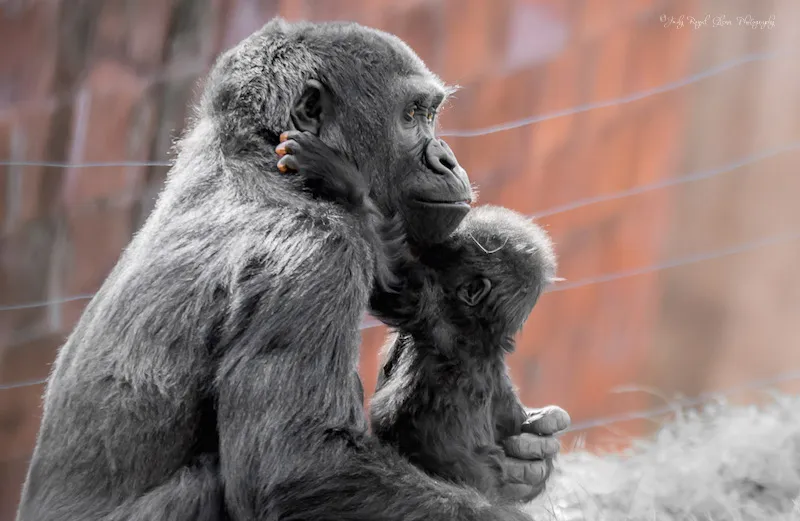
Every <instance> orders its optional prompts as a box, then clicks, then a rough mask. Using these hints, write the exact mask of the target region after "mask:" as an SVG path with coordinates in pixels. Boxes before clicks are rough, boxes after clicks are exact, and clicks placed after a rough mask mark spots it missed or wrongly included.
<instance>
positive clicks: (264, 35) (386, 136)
mask: <svg viewBox="0 0 800 521" xmlns="http://www.w3.org/2000/svg"><path fill="white" fill-rule="evenodd" d="M208 81H209V83H208V87H207V88H206V89H205V96H204V99H203V101H202V104H201V111H203V114H202V116H211V117H212V119H213V120H214V121H216V122H217V124H218V125H221V126H222V131H220V132H219V135H220V136H223V137H222V138H221V139H223V140H225V142H224V143H222V144H223V147H222V148H223V151H224V152H223V153H224V154H225V155H226V159H228V160H230V161H234V162H235V161H236V160H247V161H248V162H250V164H252V161H254V160H261V161H263V164H264V166H265V169H264V171H265V172H267V171H274V170H275V168H274V167H275V163H276V162H277V157H276V156H275V154H274V152H273V148H274V147H275V146H276V145H277V144H278V141H279V139H278V137H279V135H280V133H281V132H282V131H283V130H287V129H292V128H293V129H296V130H301V131H307V132H311V133H313V134H316V135H318V136H319V137H320V139H322V141H323V142H325V143H326V144H327V145H328V146H330V147H331V148H333V149H334V150H336V151H338V152H339V153H341V154H342V155H344V156H345V157H346V158H347V159H349V160H350V161H352V162H353V163H354V164H355V165H356V166H357V168H358V169H359V171H361V172H362V174H363V175H365V176H367V180H368V183H369V186H370V194H371V196H372V198H373V200H374V202H375V204H376V205H377V206H378V207H379V208H380V209H381V211H382V212H383V213H384V214H386V215H390V214H394V213H397V212H399V213H400V215H401V216H402V217H403V219H404V221H405V224H406V232H407V233H408V235H409V239H410V240H411V242H415V243H435V242H439V241H441V240H443V239H444V238H445V237H447V235H449V234H450V233H451V232H452V231H453V230H454V229H455V228H456V226H458V224H459V223H460V222H461V219H463V217H464V216H465V215H466V214H467V212H468V211H469V205H470V203H471V202H472V199H473V192H472V189H471V187H470V184H469V179H468V178H467V175H466V172H465V171H464V169H463V168H461V166H459V164H458V161H457V160H456V158H455V156H454V155H453V153H452V151H451V150H450V148H449V147H448V146H447V144H446V143H445V142H444V141H442V140H440V139H437V138H436V137H435V133H434V130H435V126H436V113H437V111H438V110H439V108H440V107H441V106H442V103H443V102H444V100H445V98H446V96H447V95H448V93H449V92H450V89H448V88H447V87H445V86H444V85H443V84H442V82H441V81H440V80H439V79H438V78H437V77H436V76H435V75H434V74H433V73H431V72H430V71H429V70H428V69H427V67H426V66H425V64H424V63H423V62H422V61H421V60H420V59H419V58H418V57H417V56H416V55H415V54H414V52H413V51H412V50H411V49H410V48H409V47H408V46H407V45H406V44H405V43H404V42H402V41H401V40H400V39H399V38H397V37H395V36H393V35H390V34H387V33H384V32H381V31H378V30H374V29H369V28H366V27H362V26H360V25H357V24H354V23H341V22H332V23H324V24H308V23H297V24H287V23H286V22H284V21H283V20H280V19H276V20H273V21H272V22H270V23H269V24H267V25H266V26H265V27H264V28H263V29H262V30H261V31H258V32H257V33H255V34H254V35H252V36H251V37H250V38H248V39H247V40H245V41H244V42H243V43H242V44H240V45H239V46H237V47H236V48H234V49H233V50H231V51H229V52H228V53H227V54H226V55H223V56H222V57H221V58H220V59H219V60H218V62H217V65H216V67H215V69H214V70H213V71H212V72H211V74H210V76H209V80H208Z"/></svg>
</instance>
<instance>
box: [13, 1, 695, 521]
mask: <svg viewBox="0 0 800 521" xmlns="http://www.w3.org/2000/svg"><path fill="white" fill-rule="evenodd" d="M16 4H19V6H18V7H14V5H16ZM669 4H670V6H671V9H673V10H676V11H682V12H690V9H691V8H692V5H693V4H692V3H691V2H671V3H669ZM663 5H664V3H663V2H655V1H648V0H630V1H622V0H619V1H617V2H614V5H613V7H612V6H611V5H610V3H609V2H606V1H603V0H585V1H568V0H527V1H526V0H492V1H491V2H490V1H481V0H414V1H404V2H400V1H389V0H381V1H376V0H360V1H356V0H351V1H347V0H337V1H323V0H316V1H315V0H305V1H300V0H287V1H281V2H269V1H256V0H113V1H101V0H69V1H67V0H60V1H58V0H52V1H48V2H28V3H25V2H22V3H20V2H17V3H15V2H11V3H4V4H0V74H2V80H0V160H2V159H10V160H13V161H26V160H29V161H56V162H59V161H60V162H71V163H79V162H94V161H98V162H100V161H147V160H151V161H163V160H166V159H167V158H168V157H169V147H170V145H171V139H172V138H174V137H175V136H176V135H177V134H178V132H179V131H180V129H181V128H182V125H183V121H184V118H185V116H186V114H187V111H186V104H187V103H188V101H189V100H190V99H191V97H192V95H193V92H194V91H195V90H196V89H195V86H196V81H197V78H198V76H199V75H200V74H202V73H203V72H204V71H205V70H206V68H207V66H208V65H209V64H210V62H211V60H212V58H213V56H215V55H216V54H217V53H218V52H219V51H220V50H221V49H223V48H225V47H227V46H229V45H231V44H233V43H235V42H236V41H238V40H239V39H240V38H242V37H244V36H245V35H247V34H248V33H249V32H251V31H252V30H254V29H256V28H258V27H259V26H260V25H261V24H262V23H264V22H266V21H267V20H268V19H269V18H270V17H272V16H273V15H276V14H280V15H282V16H285V17H287V18H289V19H297V18H309V19H316V20H321V19H334V18H339V19H354V20H357V21H361V22H363V23H366V24H369V25H373V26H376V27H379V28H383V29H386V30H388V31H391V32H394V33H396V34H398V35H399V36H400V37H402V38H404V39H405V40H406V41H408V42H409V44H410V45H411V46H412V47H413V48H414V49H415V50H416V51H417V52H418V53H419V54H420V56H421V57H422V58H423V59H424V60H425V61H426V62H427V63H428V64H429V66H430V67H431V68H432V69H433V70H434V71H436V72H437V73H439V74H440V75H441V76H442V77H443V78H444V79H445V80H446V81H448V82H450V83H457V84H459V85H461V87H462V90H461V91H460V92H459V93H458V94H457V95H456V96H455V98H454V99H453V101H452V103H451V107H450V108H449V109H448V110H447V112H446V113H445V114H444V115H443V121H442V126H443V129H444V130H445V131H446V130H466V129H479V128H485V127H490V126H493V125H498V124H501V123H505V122H509V121H512V120H516V119H519V118H523V117H526V116H535V115H541V114H548V113H552V112H554V111H559V110H563V109H567V108H570V107H573V106H577V105H581V104H586V103H592V102H598V101H604V100H607V99H610V98H614V97H619V96H623V95H625V94H627V93H630V92H634V91H640V90H643V89H647V88H651V87H655V86H658V85H660V84H663V83H665V82H668V81H672V80H676V79H678V78H680V77H682V76H683V75H685V74H686V73H687V72H688V69H689V67H688V66H689V63H688V62H689V57H690V50H691V49H690V47H691V42H692V38H693V36H692V34H693V33H692V32H690V31H667V30H665V29H664V28H663V26H662V24H661V23H660V22H659V21H658V15H659V14H661V12H662V11H663ZM685 96H686V93H685V92H684V91H675V92H671V93H668V94H663V95H658V96H652V97H648V98H646V99H642V100H641V101H636V102H633V103H629V104H625V105H616V106H611V107H607V108H601V109H596V110H591V111H584V112H580V113H576V114H573V115H567V116H564V117H559V118H556V119H550V120H548V121H544V122H540V123H536V124H532V125H525V126H521V127H519V128H516V129H512V130H507V131H504V132H497V133H492V134H489V135H485V136H479V137H449V138H447V139H448V141H449V143H450V144H451V146H452V147H453V149H454V150H455V152H456V154H457V155H458V157H459V159H460V161H461V162H462V164H463V165H464V166H465V167H466V168H467V169H468V171H469V173H470V176H471V178H472V179H473V180H474V181H475V182H476V183H477V184H478V185H479V187H480V198H481V202H483V203H494V204H501V205H505V206H508V207H511V208H514V209H516V210H519V211H523V212H529V213H537V212H545V211H547V210H548V209H551V208H554V207H557V206H559V205H563V204H566V203H570V202H573V201H575V200H579V199H582V198H585V197H591V196H595V195H598V194H603V193H608V192H612V191H615V190H621V189H625V188H630V187H634V186H637V185H640V184H643V183H648V182H653V181H655V180H659V179H663V178H665V177H666V176H668V175H671V173H672V172H673V169H674V166H675V165H674V163H675V158H676V157H677V156H678V154H679V152H680V149H681V147H682V146H683V141H682V139H681V136H682V126H683V125H684V123H685V118H684V110H683V107H684V105H685V101H686V99H685ZM164 175H165V168H164V167H159V166H135V167H134V166H131V167H104V168H91V169H87V168H84V169H81V168H66V169H60V168H53V167H8V166H0V231H1V233H2V235H0V306H6V305H13V304H18V303H28V302H38V301H46V300H51V299H59V298H66V297H70V296H73V295H80V294H86V293H91V292H92V291H94V290H95V289H96V288H97V287H98V286H99V284H100V283H101V282H102V280H103V279H104V277H105V276H106V275H107V274H108V272H109V270H110V269H111V267H112V266H113V264H114V262H115V261H116V259H117V256H118V254H119V252H120V251H121V249H122V248H123V247H124V245H125V244H126V243H127V241H128V240H129V239H130V236H131V234H132V233H133V231H134V230H135V229H136V228H137V227H138V226H139V225H140V224H141V222H142V220H143V218H144V217H145V216H146V215H147V213H148V212H149V210H150V209H151V208H152V201H153V197H154V195H155V194H156V193H157V191H158V189H159V187H160V186H161V183H162V181H163V179H164ZM672 197H673V195H672V194H671V193H670V192H652V193H649V194H647V195H646V196H642V197H636V198H623V199H619V200H616V201H614V202H608V203H601V204H595V205H591V206H586V207H583V208H580V209H576V210H573V211H566V212H562V213H558V214H553V215H549V216H545V217H543V218H542V219H541V223H543V224H544V225H545V226H546V227H547V229H548V230H549V231H550V233H551V234H552V236H553V238H554V240H555V242H556V247H557V250H558V253H559V255H560V258H561V275H562V276H564V277H566V278H567V279H569V280H570V281H580V280H581V279H584V278H586V277H592V276H595V275H598V274H602V273H609V272H617V271H620V270H625V269H629V268H636V267H639V266H643V265H649V264H652V263H653V262H655V261H656V260H657V258H658V256H659V248H660V245H661V242H662V238H663V236H664V234H665V233H666V231H667V229H668V224H669V222H670V219H671V209H672V207H673V199H672ZM657 293H658V286H657V280H656V278H655V276H654V275H642V276H638V277H632V278H628V279H624V280H620V281H617V282H615V283H613V284H595V285H589V286H586V287H583V288H580V289H574V290H568V291H561V292H555V293H551V294H548V295H546V296H545V297H543V298H542V300H541V303H540V304H539V306H538V307H537V309H536V311H535V312H534V314H533V316H532V318H531V320H530V323H529V324H528V326H527V327H526V328H525V330H524V332H523V333H522V335H521V337H520V341H519V347H518V352H517V353H516V354H515V355H514V356H513V357H512V371H513V376H514V379H515V381H516V383H517V384H518V385H519V387H520V391H521V394H522V397H523V399H524V401H525V402H526V403H527V404H529V405H531V406H533V405H538V404H544V403H551V402H557V403H559V404H562V405H563V406H565V407H566V408H567V409H568V410H570V412H571V413H572V415H573V418H574V419H575V420H576V421H579V420H582V419H588V418H594V417H598V416H602V415H606V414H609V413H613V412H616V411H620V410H629V409H631V408H640V407H643V406H645V405H646V403H645V400H644V399H643V398H641V397H636V396H634V395H631V396H627V397H625V396H622V397H619V396H617V397H613V396H610V395H609V391H610V390H611V389H612V388H614V387H615V386H617V385H620V384H624V383H628V382H629V381H631V380H636V379H637V378H638V377H639V376H640V375H641V374H642V373H643V371H644V369H645V368H646V365H647V364H646V362H647V356H648V349H649V345H650V343H651V341H652V338H651V337H652V331H653V329H654V323H655V321H656V318H657V317H656V315H657V313H658V302H659V300H658V294H657ZM85 303H86V300H75V301H72V302H68V303H64V304H55V305H49V306H41V307H33V308H29V309H22V310H15V311H6V312H0V384H3V383H9V382H21V381H25V380H28V379H36V378H42V377H45V376H46V375H47V373H48V370H49V366H48V364H49V363H50V362H51V361H52V359H53V356H54V353H55V349H56V348H57V346H58V345H59V343H60V342H61V341H62V340H63V338H64V336H65V335H66V334H67V333H68V332H69V330H70V329H71V327H72V326H73V325H74V323H75V321H76V320H77V318H78V317H79V315H80V312H81V310H82V309H83V306H84V305H85ZM384 337H385V330H384V329H383V328H375V329H371V330H367V331H364V333H363V338H364V341H363V346H362V353H363V357H362V363H361V373H362V375H363V378H364V383H365V388H366V390H367V392H368V394H369V392H370V391H371V390H372V388H373V387H374V381H375V374H376V368H377V355H378V349H379V347H380V345H381V344H382V343H383V341H384ZM41 392H42V386H41V385H34V386H26V387H19V388H15V389H6V390H0V521H5V520H7V519H12V518H13V510H14V506H15V504H16V500H17V496H18V493H19V484H20V483H21V481H22V479H23V476H24V471H25V467H26V463H27V456H28V454H29V453H30V451H31V449H32V446H33V442H34V436H35V432H36V429H37V427H38V419H39V418H38V416H39V401H40V395H41Z"/></svg>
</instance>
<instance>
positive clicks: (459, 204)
mask: <svg viewBox="0 0 800 521" xmlns="http://www.w3.org/2000/svg"><path fill="white" fill-rule="evenodd" d="M415 202H416V203H418V204H420V205H422V206H429V207H444V208H448V207H449V208H463V209H468V208H469V205H470V203H471V201H470V200H469V199H462V200H460V201H432V200H425V199H417V200H416V201H415Z"/></svg>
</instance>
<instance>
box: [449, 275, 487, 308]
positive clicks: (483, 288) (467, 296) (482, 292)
mask: <svg viewBox="0 0 800 521" xmlns="http://www.w3.org/2000/svg"><path fill="white" fill-rule="evenodd" d="M491 290H492V281H490V280H489V279H487V278H485V277H481V278H478V279H473V280H471V281H469V282H467V283H466V284H463V285H461V287H459V288H458V293H457V294H458V298H459V299H460V300H461V301H462V302H464V304H466V305H468V306H470V307H472V306H475V305H477V304H478V303H479V302H480V301H481V300H483V299H484V298H485V297H486V295H488V294H489V291H491Z"/></svg>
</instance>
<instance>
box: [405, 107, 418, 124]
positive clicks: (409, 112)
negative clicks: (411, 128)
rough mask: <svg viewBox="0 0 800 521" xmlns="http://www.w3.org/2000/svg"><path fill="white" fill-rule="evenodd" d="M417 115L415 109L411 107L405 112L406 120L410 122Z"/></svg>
mask: <svg viewBox="0 0 800 521" xmlns="http://www.w3.org/2000/svg"><path fill="white" fill-rule="evenodd" d="M416 115H417V107H411V108H410V109H408V110H407V111H406V119H407V120H409V121H411V120H412V119H414V116H416Z"/></svg>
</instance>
